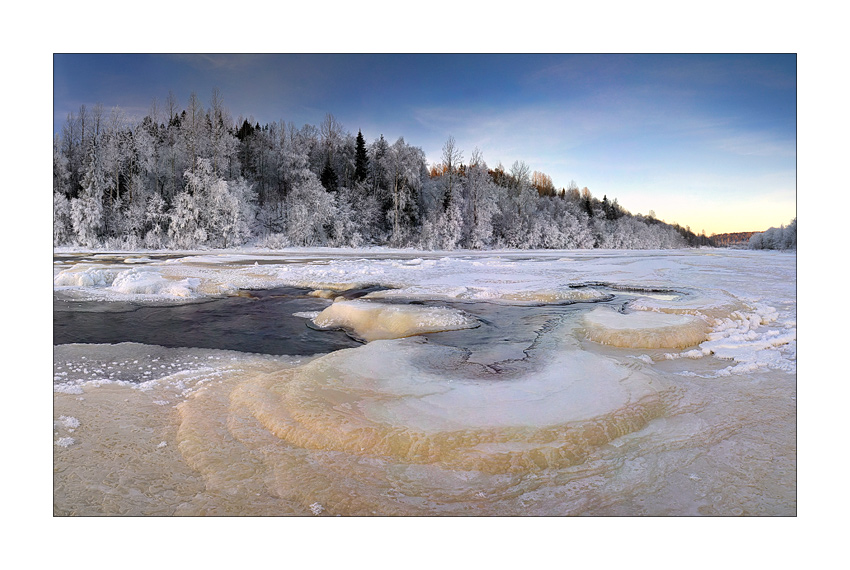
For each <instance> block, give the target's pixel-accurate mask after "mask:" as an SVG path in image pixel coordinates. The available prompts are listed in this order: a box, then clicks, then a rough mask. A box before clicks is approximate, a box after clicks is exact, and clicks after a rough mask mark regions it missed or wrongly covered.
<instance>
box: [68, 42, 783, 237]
mask: <svg viewBox="0 0 850 570" xmlns="http://www.w3.org/2000/svg"><path fill="white" fill-rule="evenodd" d="M53 64H54V65H53V79H54V82H53V89H54V131H57V132H58V131H60V130H61V126H62V124H63V123H64V121H65V118H66V116H67V114H68V113H71V112H76V111H77V110H78V109H79V107H80V105H82V104H85V105H86V106H88V107H91V106H93V105H94V104H96V103H102V104H103V105H104V107H105V108H107V109H109V108H111V107H114V106H118V107H120V108H122V109H123V110H124V111H125V112H127V113H128V115H130V116H133V117H136V118H141V117H143V116H144V115H145V114H146V113H147V112H148V110H149V108H150V105H151V102H152V100H153V99H157V100H158V102H159V104H160V106H162V103H163V102H164V101H165V99H166V97H167V95H168V92H169V91H172V92H173V93H174V95H175V96H176V98H177V100H178V101H179V103H180V104H181V105H185V104H186V101H187V100H188V98H189V94H190V93H191V92H193V91H194V92H195V93H196V94H197V95H198V96H199V97H200V98H201V100H202V101H204V103H205V104H207V103H208V102H209V99H210V95H211V93H212V90H213V88H216V87H217V88H218V89H219V90H220V92H221V95H222V97H223V99H224V103H225V105H226V107H227V108H228V109H229V110H230V112H231V114H232V115H233V118H234V120H235V119H236V118H237V117H238V116H240V115H242V116H244V117H246V118H248V117H250V118H252V120H253V121H256V122H260V123H261V124H263V123H268V122H272V121H277V120H284V121H286V122H289V121H292V122H294V123H296V124H297V125H299V126H300V125H302V124H304V123H310V124H313V125H317V126H318V125H319V124H320V123H321V121H322V120H323V119H324V117H325V115H326V114H327V113H332V114H333V115H334V117H335V118H336V119H337V120H338V121H339V122H340V123H342V125H343V126H344V128H345V129H346V130H348V131H349V132H352V133H356V132H357V130H358V129H361V130H362V131H363V134H364V136H365V137H366V139H367V141H369V142H371V141H372V140H374V139H376V138H377V137H378V136H380V135H381V134H383V135H384V137H385V138H387V139H388V140H389V141H390V142H392V141H394V140H395V139H396V138H398V137H399V136H403V137H404V138H405V140H406V141H407V142H408V143H409V144H412V145H415V146H419V147H421V148H422V149H423V150H424V151H425V153H426V156H427V157H428V159H429V161H431V162H437V161H439V158H440V151H441V148H442V146H443V144H444V143H445V141H446V139H447V138H448V137H449V136H453V137H454V138H455V140H456V141H457V144H458V146H459V147H460V148H461V149H462V150H463V151H464V158H465V159H468V158H469V157H470V155H471V154H472V151H473V149H475V148H476V147H478V148H480V149H481V151H482V152H483V155H484V158H485V160H486V161H487V164H488V165H489V166H490V167H494V166H496V165H497V164H498V163H500V162H501V163H502V164H503V165H504V166H505V168H510V166H511V164H512V163H513V162H514V161H516V160H523V161H525V162H526V163H527V164H528V165H529V167H530V168H531V169H532V170H539V171H542V172H545V173H546V174H549V175H550V176H551V177H552V179H553V181H554V183H555V185H556V186H557V187H558V188H560V187H565V186H567V185H568V184H569V183H570V181H571V180H575V181H576V183H578V185H579V187H585V186H587V187H588V188H589V189H590V190H591V192H592V193H593V195H594V196H597V197H599V198H601V197H602V196H603V195H607V196H608V198H609V199H614V198H617V199H618V200H619V202H620V204H621V205H622V206H624V207H625V208H627V209H628V210H630V211H631V212H633V213H638V212H640V213H644V214H646V213H648V212H649V210H654V211H655V213H656V216H657V217H658V218H660V219H663V220H666V221H668V222H677V223H679V224H681V225H683V226H684V225H689V226H690V227H691V229H692V230H694V231H696V232H700V231H702V230H703V229H704V230H705V231H706V232H707V233H709V234H711V233H714V232H716V233H721V232H729V231H746V230H764V229H767V228H768V227H770V226H778V225H780V224H787V223H788V222H789V221H790V220H791V219H792V218H793V217H795V216H796V176H797V171H796V161H797V153H796V147H797V58H796V56H795V55H794V54H791V55H601V54H600V55H587V54H579V55H556V54H551V55H531V54H515V55H436V54H413V55H366V54H363V55H347V54H337V55H333V54H331V55H297V54H293V55H249V54H244V55H243V54H215V55H192V54H181V55H164V54H162V55H143V54H137V55H109V54H92V55H59V54H57V55H54V58H53Z"/></svg>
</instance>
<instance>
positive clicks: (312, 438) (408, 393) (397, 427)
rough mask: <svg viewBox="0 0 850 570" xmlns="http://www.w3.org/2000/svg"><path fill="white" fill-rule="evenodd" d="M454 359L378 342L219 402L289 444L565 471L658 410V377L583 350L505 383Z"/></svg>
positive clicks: (549, 359)
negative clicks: (229, 404) (246, 413)
mask: <svg viewBox="0 0 850 570" xmlns="http://www.w3.org/2000/svg"><path fill="white" fill-rule="evenodd" d="M462 362H463V354H462V352H461V351H459V350H457V349H451V348H448V347H437V346H431V345H428V344H423V343H421V342H418V341H417V340H415V339H401V340H380V341H375V342H371V343H369V344H367V345H364V346H362V347H359V348H355V349H347V350H341V351H337V352H335V353H332V354H329V355H327V356H324V357H321V358H318V359H316V360H314V361H312V362H310V363H308V364H306V365H304V366H301V367H299V368H295V369H291V370H287V371H285V372H282V373H280V374H278V375H267V376H265V377H262V378H256V379H253V380H250V381H247V382H244V383H242V384H241V385H240V386H239V387H237V388H236V389H235V390H234V392H233V394H232V395H231V398H230V399H231V402H233V403H234V404H235V405H238V406H244V407H245V408H246V409H247V410H249V412H250V414H251V416H252V417H253V418H255V419H256V420H257V421H259V422H260V423H261V424H262V425H263V426H264V428H265V429H266V430H268V431H269V432H270V433H272V434H274V435H275V437H277V438H279V439H281V440H283V441H284V442H286V443H287V444H288V445H291V446H295V447H297V448H306V449H316V450H325V451H338V452H344V453H349V454H354V455H356V456H364V457H365V456H374V455H378V456H383V457H387V456H389V457H393V458H395V460H397V461H411V462H414V463H428V464H432V463H433V464H439V465H441V466H451V467H453V468H456V469H462V470H469V469H473V470H480V471H483V472H487V473H511V472H527V471H530V470H531V471H533V470H536V469H540V468H543V467H545V466H565V465H570V464H574V463H576V462H579V461H580V460H581V458H582V457H584V456H585V455H586V454H587V453H588V452H589V451H590V449H592V448H593V447H595V446H599V445H602V444H604V443H607V442H608V441H610V440H611V439H613V438H615V437H618V436H619V435H622V434H624V433H628V432H630V431H633V430H635V429H639V428H640V427H641V426H643V425H645V423H646V422H647V421H648V420H649V419H650V418H652V417H655V416H657V415H658V414H660V413H661V412H662V410H663V401H662V392H663V390H664V387H663V384H661V383H659V382H658V380H657V379H653V378H652V377H651V376H649V375H648V374H646V373H641V372H638V371H635V370H631V369H627V368H623V367H620V366H618V365H617V364H616V363H614V362H612V361H610V360H608V359H606V358H603V357H599V356H594V355H591V354H589V353H581V354H572V355H558V354H549V355H548V356H546V357H545V358H541V361H540V362H537V363H535V364H533V365H529V367H527V368H525V369H523V370H521V371H519V372H517V373H515V374H514V375H513V377H509V378H505V379H499V378H493V377H492V376H490V375H487V374H486V373H484V372H483V371H482V369H481V368H480V367H477V366H472V365H468V366H466V367H464V366H463V364H462ZM451 371H454V372H451ZM591 371H592V374H591ZM458 373H460V374H458ZM447 374H448V375H449V376H447ZM188 404H189V403H188V402H187V405H188Z"/></svg>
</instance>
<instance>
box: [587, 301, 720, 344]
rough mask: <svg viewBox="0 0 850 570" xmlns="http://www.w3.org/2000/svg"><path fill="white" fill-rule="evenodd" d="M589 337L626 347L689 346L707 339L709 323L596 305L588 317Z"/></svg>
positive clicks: (680, 316) (694, 318)
mask: <svg viewBox="0 0 850 570" xmlns="http://www.w3.org/2000/svg"><path fill="white" fill-rule="evenodd" d="M584 325H585V334H586V335H587V338H588V339H590V340H592V341H594V342H598V343H601V344H610V345H613V346H619V347H623V348H685V347H688V346H694V345H697V344H699V343H701V342H702V341H704V340H705V339H706V330H707V328H708V327H707V324H706V322H705V321H704V320H703V319H701V318H699V317H695V316H691V315H677V314H670V313H656V312H652V311H634V312H630V313H620V312H618V311H616V310H614V309H612V308H611V307H596V308H595V309H594V310H592V311H590V312H588V313H587V314H586V315H585V316H584Z"/></svg>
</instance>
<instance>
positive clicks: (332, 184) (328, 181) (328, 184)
mask: <svg viewBox="0 0 850 570" xmlns="http://www.w3.org/2000/svg"><path fill="white" fill-rule="evenodd" d="M337 184H338V179H337V175H336V172H334V169H333V166H331V161H330V159H329V158H328V159H325V167H324V168H323V169H322V186H324V187H325V190H327V191H328V192H336V189H337Z"/></svg>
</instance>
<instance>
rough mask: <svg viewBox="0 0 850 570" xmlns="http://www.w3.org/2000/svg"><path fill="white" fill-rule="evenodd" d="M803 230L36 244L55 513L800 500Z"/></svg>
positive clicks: (632, 506)
mask: <svg viewBox="0 0 850 570" xmlns="http://www.w3.org/2000/svg"><path fill="white" fill-rule="evenodd" d="M796 300H797V295H796V254H794V253H779V252H766V251H737V250H673V251H554V252H553V251H545V252H515V251H514V252H507V251H499V252H451V253H445V254H437V253H433V252H418V251H394V250H386V249H376V250H326V249H321V250H291V251H290V250H285V251H280V252H274V253H270V252H268V251H248V250H244V251H226V252H186V253H180V252H168V253H167V254H166V253H157V252H133V253H92V252H85V253H80V252H73V251H64V250H60V251H57V252H56V254H55V256H54V406H53V411H54V447H53V449H54V513H55V514H58V515H95V514H116V515H117V514H120V515H202V514H203V515H217V514H218V515H310V516H312V515H322V516H326V515H330V516H333V515H761V516H763V515H796V513H797V507H796V496H797V468H796V459H797V436H796V433H797V430H796V413H797V407H796V392H797V390H796V375H797V368H796V326H797V325H796V319H797V316H796V313H797V306H796Z"/></svg>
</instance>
